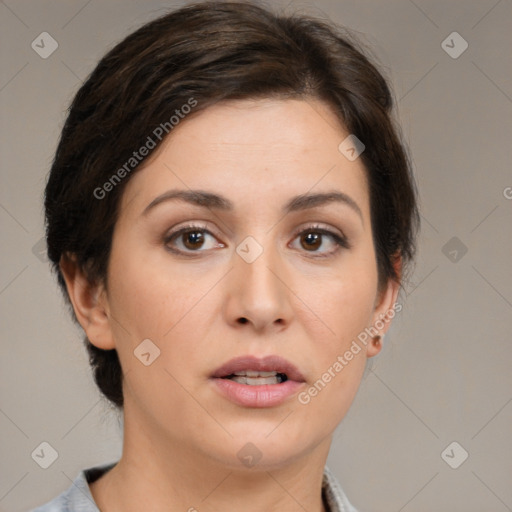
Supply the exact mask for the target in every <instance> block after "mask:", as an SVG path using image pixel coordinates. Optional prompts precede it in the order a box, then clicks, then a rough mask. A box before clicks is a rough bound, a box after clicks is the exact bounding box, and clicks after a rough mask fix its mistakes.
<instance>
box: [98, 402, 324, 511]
mask: <svg viewBox="0 0 512 512" xmlns="http://www.w3.org/2000/svg"><path fill="white" fill-rule="evenodd" d="M148 432H151V435H147V433H148ZM330 443H331V438H330V437H329V438H328V439H325V440H324V441H323V442H322V443H321V444H320V445H318V446H317V447H315V448H314V449H313V450H312V451H311V452H309V453H308V454H306V455H302V456H300V457H297V458H294V459H293V460H292V461H286V462H284V463H280V464H274V465H273V466H264V465H261V464H257V465H256V466H254V467H252V468H245V467H242V468H240V467H239V466H235V465H232V466H229V465H227V464H225V463H222V462H220V461H217V460H215V459H213V458H212V457H211V456H208V455H207V454H204V453H202V452H201V451H200V450H198V449H197V448H196V447H191V446H187V445H186V444H184V443H183V442H179V441H177V440H172V439H169V438H168V434H167V436H166V438H165V439H164V438H163V435H158V433H155V431H154V430H151V429H149V428H148V426H147V425H138V424H136V422H135V421H133V419H132V418H130V415H129V413H128V412H127V411H126V409H125V424H124V439H123V456H122V457H121V459H120V461H119V462H118V464H117V465H116V466H115V467H114V468H113V469H112V470H110V471H109V472H108V473H107V474H105V475H104V476H103V477H102V478H100V479H99V480H97V481H96V482H94V483H92V484H90V488H91V493H92V495H93V497H94V499H95V501H96V503H97V505H98V507H99V508H100V510H106V511H111V510H123V511H124V512H132V511H133V512H135V511H140V510H152V511H155V512H159V511H162V512H164V511H168V510H183V511H187V512H209V511H211V512H213V511H218V510H244V512H261V511H262V510H265V511H266V512H274V511H275V512H277V511H279V512H284V511H286V512H295V511H297V512H299V511H300V512H304V510H307V511H309V512H325V511H326V508H325V507H324V504H323V501H322V493H321V486H322V477H323V470H324V466H325V461H326V459H327V454H328V451H329V446H330Z"/></svg>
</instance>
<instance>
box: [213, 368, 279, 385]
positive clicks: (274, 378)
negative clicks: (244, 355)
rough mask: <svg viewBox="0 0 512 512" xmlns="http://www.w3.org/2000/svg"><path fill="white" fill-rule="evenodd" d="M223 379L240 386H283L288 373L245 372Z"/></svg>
mask: <svg viewBox="0 0 512 512" xmlns="http://www.w3.org/2000/svg"><path fill="white" fill-rule="evenodd" d="M222 378H223V379H230V380H232V381H233V382H238V384H246V385H248V386H262V385H264V384H269V385H270V384H281V383H282V382H286V381H287V380H288V376H287V375H286V373H279V372H258V371H250V370H247V371H244V372H236V373H232V374H231V375H227V376H226V377H222Z"/></svg>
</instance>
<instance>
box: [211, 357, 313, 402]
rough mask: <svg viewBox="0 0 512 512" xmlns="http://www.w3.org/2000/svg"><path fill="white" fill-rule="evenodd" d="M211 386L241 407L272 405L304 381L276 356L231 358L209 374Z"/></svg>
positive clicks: (291, 366) (295, 368)
mask: <svg viewBox="0 0 512 512" xmlns="http://www.w3.org/2000/svg"><path fill="white" fill-rule="evenodd" d="M211 380H212V383H213V385H214V388H215V389H216V390H217V391H218V392H219V393H220V394H221V395H222V396H223V397H224V398H227V399H228V400H229V401H231V402H233V403H235V404H236V405H238V406H242V407H275V406H278V405H281V404H283V403H284V402H285V401H286V400H288V399H290V397H292V396H293V395H295V394H296V393H297V392H298V391H299V390H300V389H301V388H302V387H303V386H304V383H305V382H306V381H305V379H304V377H303V375H302V374H301V373H300V371H299V370H298V369H297V367H296V366H294V365H293V364H292V363H290V362H289V361H287V360H286V359H283V358H282V357H279V356H267V357H264V358H257V357H254V356H245V357H238V358H235V359H231V361H228V362H227V363H225V364H224V365H222V366H221V367H220V368H218V369H217V370H215V372H214V373H213V374H212V375H211Z"/></svg>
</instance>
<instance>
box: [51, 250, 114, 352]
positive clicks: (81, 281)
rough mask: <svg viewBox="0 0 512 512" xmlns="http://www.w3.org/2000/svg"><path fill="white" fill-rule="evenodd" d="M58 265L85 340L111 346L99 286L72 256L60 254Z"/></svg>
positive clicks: (103, 295)
mask: <svg viewBox="0 0 512 512" xmlns="http://www.w3.org/2000/svg"><path fill="white" fill-rule="evenodd" d="M59 267H60V269H61V271H62V275H63V276H64V281H65V282H66V288H67V290H68V295H69V298H70V300H71V304H72V305H73V309H74V311H75V315H76V317H77V319H78V322H79V323H80V325H81V326H82V328H83V330H84V331H85V334H86V335H87V338H88V339H89V341H90V342H91V343H92V344H93V345H95V346H96V347H98V348H101V349H103V350H110V349H114V348H115V343H114V337H113V336H112V331H111V328H110V321H109V315H108V300H107V295H106V291H105V288H104V286H103V285H101V284H95V283H91V282H90V281H89V279H88V278H87V276H86V275H85V273H84V272H83V270H82V269H80V268H79V266H78V264H77V262H76V258H75V257H74V255H62V256H61V259H60V262H59Z"/></svg>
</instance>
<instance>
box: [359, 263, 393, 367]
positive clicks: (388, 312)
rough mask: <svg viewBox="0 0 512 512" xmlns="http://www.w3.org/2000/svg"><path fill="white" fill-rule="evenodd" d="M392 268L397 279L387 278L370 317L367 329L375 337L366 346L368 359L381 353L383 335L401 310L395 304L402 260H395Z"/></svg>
mask: <svg viewBox="0 0 512 512" xmlns="http://www.w3.org/2000/svg"><path fill="white" fill-rule="evenodd" d="M393 266H394V268H395V272H396V275H397V276H398V279H397V280H395V279H392V278H389V279H388V280H387V282H386V284H385V285H384V286H383V287H382V288H381V289H380V290H379V292H378V294H377V298H376V301H375V308H374V312H373V315H372V325H371V328H369V331H371V332H372V333H373V335H374V336H375V337H374V338H373V339H372V341H371V342H370V343H368V345H367V346H366V355H367V356H368V357H373V356H376V355H377V354H378V353H379V352H380V351H381V349H382V340H383V338H384V334H386V332H387V331H388V329H389V327H390V326H391V321H392V319H393V317H394V316H395V314H396V312H397V311H400V310H401V309H402V307H401V305H400V304H397V303H396V301H397V298H398V293H399V291H400V279H401V270H402V259H401V258H400V257H399V258H397V259H396V260H395V263H394V265H393Z"/></svg>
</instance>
